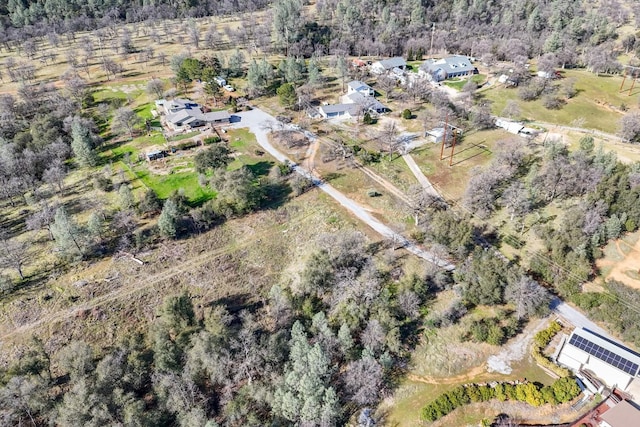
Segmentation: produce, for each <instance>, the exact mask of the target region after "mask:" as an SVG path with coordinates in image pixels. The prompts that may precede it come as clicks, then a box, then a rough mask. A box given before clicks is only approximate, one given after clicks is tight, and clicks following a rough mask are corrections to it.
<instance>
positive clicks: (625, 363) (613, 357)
mask: <svg viewBox="0 0 640 427" xmlns="http://www.w3.org/2000/svg"><path fill="white" fill-rule="evenodd" d="M569 344H571V345H573V346H575V347H578V348H579V349H580V350H583V351H585V352H587V353H589V354H590V355H591V356H594V357H597V358H598V359H600V360H602V361H603V362H606V363H608V364H609V365H611V366H614V367H616V368H618V369H620V370H621V371H624V372H626V373H627V374H629V375H634V376H635V375H636V373H637V372H638V364H636V363H633V362H632V361H630V360H628V359H625V358H624V357H622V356H620V355H618V354H616V353H614V352H612V351H610V350H607V349H606V348H604V347H601V346H599V345H598V344H595V343H593V342H591V341H589V340H588V339H586V338H583V337H581V336H579V335H576V334H573V336H572V337H571V339H570V340H569Z"/></svg>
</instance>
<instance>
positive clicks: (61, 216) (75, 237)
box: [51, 207, 84, 256]
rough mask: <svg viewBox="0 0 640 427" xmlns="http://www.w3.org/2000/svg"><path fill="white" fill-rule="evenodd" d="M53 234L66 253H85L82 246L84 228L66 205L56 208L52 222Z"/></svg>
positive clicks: (60, 247) (59, 246) (59, 247)
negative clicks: (69, 213)
mask: <svg viewBox="0 0 640 427" xmlns="http://www.w3.org/2000/svg"><path fill="white" fill-rule="evenodd" d="M51 234H52V235H53V238H54V240H55V242H56V246H58V249H60V251H61V252H62V253H63V254H65V255H73V254H77V255H80V256H83V255H84V249H83V247H82V230H81V229H80V227H79V226H78V224H76V222H75V221H74V220H73V218H70V217H69V215H68V214H67V211H66V210H65V208H64V207H59V208H58V210H56V215H55V217H54V220H53V224H51Z"/></svg>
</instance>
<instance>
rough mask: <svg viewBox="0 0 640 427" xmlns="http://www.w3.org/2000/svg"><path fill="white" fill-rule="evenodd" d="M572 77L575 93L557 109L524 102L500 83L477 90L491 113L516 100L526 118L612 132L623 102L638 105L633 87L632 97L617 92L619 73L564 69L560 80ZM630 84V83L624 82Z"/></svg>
mask: <svg viewBox="0 0 640 427" xmlns="http://www.w3.org/2000/svg"><path fill="white" fill-rule="evenodd" d="M567 79H574V80H575V88H576V90H577V91H578V93H577V95H576V96H575V97H573V98H571V99H569V100H567V103H566V105H564V106H563V107H562V108H561V109H560V110H548V109H546V108H545V107H544V106H543V105H542V101H541V100H536V101H530V102H525V101H521V100H519V98H518V90H517V89H515V88H506V87H503V86H492V87H491V88H489V89H487V90H484V91H481V92H480V93H481V94H482V96H484V97H485V98H486V99H488V100H490V101H492V102H493V106H492V110H493V113H494V114H497V115H500V113H501V112H502V110H503V109H504V107H505V106H506V104H507V101H509V100H516V101H517V102H518V104H519V106H520V110H521V112H522V117H523V118H526V119H529V120H534V121H535V120H540V121H544V122H548V123H557V124H561V125H567V126H568V125H572V124H576V120H577V122H578V123H579V122H582V121H583V122H584V123H583V124H581V127H585V128H593V129H598V130H601V131H604V132H609V133H615V132H616V131H617V130H618V122H619V120H620V118H621V117H622V114H623V113H622V112H621V111H620V108H621V107H622V106H623V105H624V106H626V107H632V106H635V105H636V104H637V95H638V93H640V90H635V92H633V93H632V96H628V95H627V93H622V94H621V93H619V89H620V84H621V83H622V77H621V76H598V75H595V74H593V73H589V72H587V71H585V70H564V71H563V79H562V80H560V81H559V82H558V83H560V84H561V83H562V82H563V80H567ZM627 87H630V83H628V84H627Z"/></svg>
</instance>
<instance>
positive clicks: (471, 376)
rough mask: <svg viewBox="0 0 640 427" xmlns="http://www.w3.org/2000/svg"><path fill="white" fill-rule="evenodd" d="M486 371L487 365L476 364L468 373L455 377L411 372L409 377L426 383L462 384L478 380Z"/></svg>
mask: <svg viewBox="0 0 640 427" xmlns="http://www.w3.org/2000/svg"><path fill="white" fill-rule="evenodd" d="M483 373H485V365H480V366H476V367H475V368H473V369H471V370H470V371H468V372H467V373H466V374H462V375H456V376H454V377H432V376H428V375H415V374H409V375H407V378H408V379H409V380H411V381H416V382H420V383H425V384H460V383H464V382H467V381H471V380H477V379H478V376H480V375H482V374H483Z"/></svg>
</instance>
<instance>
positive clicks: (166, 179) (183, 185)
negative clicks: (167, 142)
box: [134, 167, 216, 205]
mask: <svg viewBox="0 0 640 427" xmlns="http://www.w3.org/2000/svg"><path fill="white" fill-rule="evenodd" d="M134 172H135V174H136V176H137V177H138V178H139V179H140V180H141V181H142V182H143V183H144V184H145V185H146V186H147V187H149V188H151V189H152V190H153V191H155V192H156V194H157V195H158V197H159V198H161V199H167V198H168V197H169V196H171V194H172V193H173V192H174V191H176V190H179V189H183V190H184V194H185V196H186V197H187V198H188V199H189V201H190V202H191V203H192V204H193V205H200V204H202V203H204V202H206V201H207V200H211V199H213V198H214V197H215V195H216V193H215V192H214V191H210V190H208V189H205V188H202V187H201V186H200V184H199V183H198V175H197V174H196V173H195V172H177V173H170V174H169V175H156V174H152V173H150V172H149V170H148V169H146V168H144V167H136V168H134Z"/></svg>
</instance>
